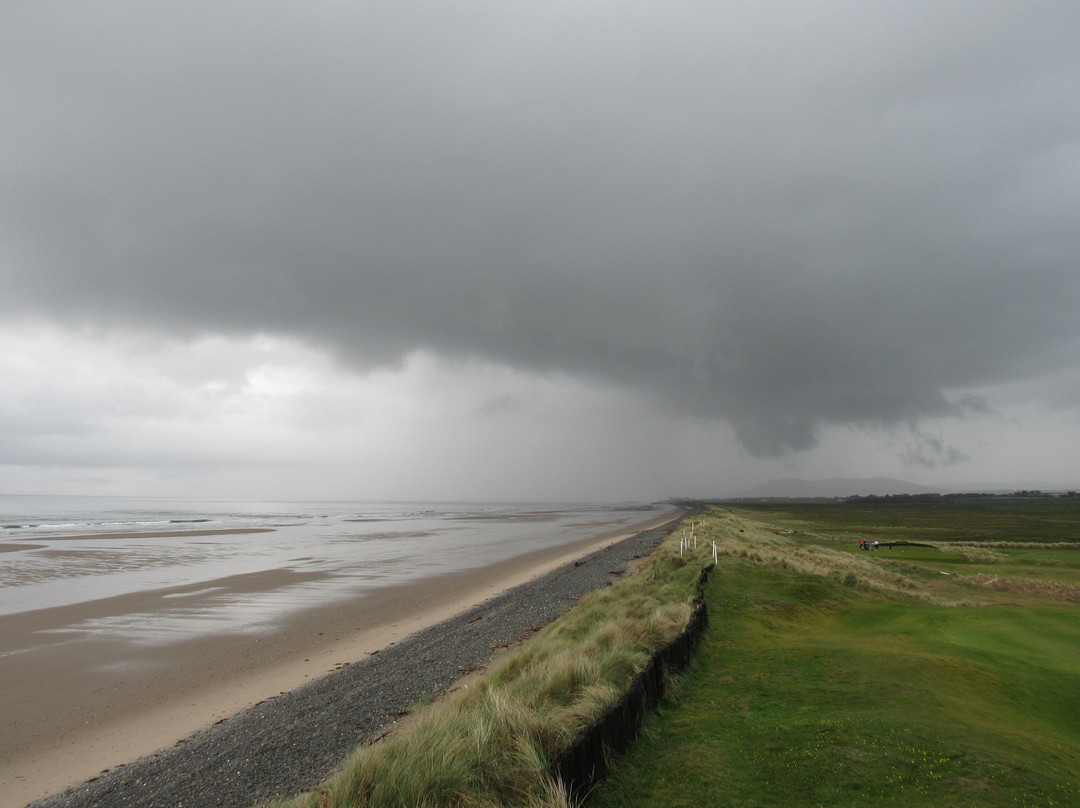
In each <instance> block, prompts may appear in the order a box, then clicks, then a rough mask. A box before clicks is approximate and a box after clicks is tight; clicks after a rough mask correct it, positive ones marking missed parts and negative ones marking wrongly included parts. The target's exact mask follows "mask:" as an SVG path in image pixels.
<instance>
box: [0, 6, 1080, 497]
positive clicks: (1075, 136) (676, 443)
mask: <svg viewBox="0 0 1080 808" xmlns="http://www.w3.org/2000/svg"><path fill="white" fill-rule="evenodd" d="M1077 42H1080V4H1077V3H1075V2H1073V1H1072V0H1067V1H1066V2H1031V3H1019V2H992V0H979V1H978V2H941V0H933V1H932V2H903V3H867V2H863V0H851V2H831V1H826V2H815V3H806V2H802V0H791V1H790V2H776V1H773V0H765V1H764V2H762V0H754V1H753V2H718V0H708V1H706V0H687V1H686V2H678V0H675V1H674V2H672V1H670V0H669V1H668V2H663V3H661V2H649V3H646V2H633V0H630V1H624V2H598V1H594V0H573V1H572V2H569V1H563V0H550V1H549V2H544V3H519V2H506V0H455V2H432V1H431V0H417V1H416V2H401V1H400V0H387V2H360V1H359V0H357V2H348V3H343V2H328V1H327V2H320V1H319V0H312V1H311V2H303V3H299V2H296V3H287V2H266V0H260V1H259V2H254V0H214V2H212V3H209V2H202V0H187V2H184V3H169V4H161V3H145V2H135V0H110V2H104V0H86V1H85V2H40V1H39V0H8V2H5V3H4V4H3V7H2V10H0V111H2V115H3V126H0V301H2V307H0V389H2V391H3V393H2V395H0V492H7V493H23V492H26V493H29V492H34V493H50V492H55V493H103V494H104V493H115V494H155V495H169V494H175V495H179V496H209V495H215V496H224V497H228V496H239V497H267V498H273V497H289V496H296V497H305V498H312V497H325V498H340V497H347V498H353V499H386V498H393V499H432V498H436V499H484V500H502V499H620V500H622V499H653V498H663V497H667V496H672V495H692V496H696V495H709V494H728V493H735V492H738V491H740V490H743V489H746V488H749V487H750V486H752V485H754V484H756V483H759V482H761V481H764V480H768V479H771V478H778V477H802V478H822V477H853V476H892V477H900V478H904V479H907V480H911V481H913V482H917V483H923V484H928V485H946V484H956V483H969V482H970V483H986V482H993V481H1029V480H1033V481H1047V482H1053V483H1060V484H1062V485H1071V486H1075V485H1080V460H1078V458H1080V314H1078V310H1080V89H1078V88H1080V48H1078V47H1077Z"/></svg>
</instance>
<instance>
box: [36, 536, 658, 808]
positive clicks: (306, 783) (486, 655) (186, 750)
mask: <svg viewBox="0 0 1080 808" xmlns="http://www.w3.org/2000/svg"><path fill="white" fill-rule="evenodd" d="M677 522H678V519H676V520H674V521H673V522H669V523H667V524H666V525H662V526H660V527H657V528H653V529H652V530H647V531H643V532H642V533H638V534H636V535H634V536H631V537H630V538H628V539H624V540H623V541H620V542H618V543H617V544H614V545H612V546H610V547H607V548H604V549H602V550H598V551H596V552H594V553H591V554H590V555H587V556H584V557H582V558H581V559H578V560H577V561H575V562H573V563H570V564H567V565H565V566H563V567H560V568H559V569H556V570H553V571H552V572H549V573H547V574H545V575H542V576H540V577H538V578H535V579H533V580H532V581H529V582H528V583H525V584H522V585H521V586H517V587H514V588H513V589H509V590H507V591H506V592H503V593H502V594H500V595H498V596H496V597H494V598H492V599H490V600H487V601H485V602H484V603H482V604H480V605H479V606H477V607H475V608H473V609H470V610H468V611H466V612H462V613H461V614H459V615H457V616H455V617H453V618H451V619H449V620H446V621H444V622H442V623H439V624H437V625H435V626H432V627H431V628H428V629H425V630H423V631H420V632H417V633H416V634H413V635H412V636H410V637H407V638H406V639H404V640H402V641H401V642H398V643H395V644H393V645H391V646H389V647H387V648H385V649H383V650H382V651H380V652H378V653H376V654H372V655H371V656H370V657H368V658H367V659H364V660H362V661H359V662H354V663H351V664H349V665H346V666H344V667H342V668H340V669H339V670H336V671H334V672H333V673H330V674H328V675H326V676H324V677H322V678H320V679H317V680H315V681H313V682H311V683H309V684H307V685H304V686H303V687H300V688H297V689H296V690H293V691H290V692H288V693H284V694H282V695H281V696H278V697H275V698H272V699H267V700H266V701H264V702H261V703H260V704H257V705H255V706H254V707H251V708H249V709H247V710H244V711H242V712H240V713H237V714H236V715H234V716H232V717H231V718H228V719H226V720H224V721H221V722H219V723H218V724H216V725H214V726H213V727H210V728H209V729H206V730H203V731H201V732H198V733H196V734H195V735H192V736H191V737H189V738H187V739H185V740H184V741H181V742H180V743H178V744H176V745H175V746H173V747H172V748H170V749H165V750H162V751H159V752H157V753H155V754H153V755H150V756H148V757H145V758H142V759H140V760H138V761H136V762H134V763H131V764H129V765H127V766H122V767H118V768H116V769H113V770H112V771H110V772H107V773H104V774H102V775H101V776H100V777H98V778H96V779H94V780H91V781H88V782H86V783H83V784H81V785H79V786H76V787H74V788H71V789H69V790H68V791H65V792H64V793H62V794H59V795H56V796H54V797H50V798H48V799H46V800H43V801H41V802H36V803H33V806H35V808H113V807H114V806H139V808H177V807H178V806H235V808H241V807H242V808H250V806H251V805H252V804H253V803H255V802H256V801H258V800H260V799H266V798H269V797H272V796H275V795H279V794H281V795H290V794H294V793H297V792H300V791H304V790H307V789H311V788H314V787H315V786H317V785H318V784H319V783H321V782H322V781H323V780H325V779H326V777H327V776H328V775H329V774H330V773H331V772H332V771H333V770H334V768H335V767H337V766H338V765H340V764H341V763H342V762H343V761H344V760H345V759H346V757H348V755H349V753H350V752H351V751H352V750H353V749H354V748H355V747H356V746H357V745H359V744H360V743H362V742H364V741H365V740H367V739H370V738H374V737H377V736H379V735H380V734H382V733H383V732H385V731H386V730H387V729H389V728H390V727H392V726H393V725H394V724H395V722H396V721H397V720H398V719H400V718H401V716H402V715H403V714H404V712H405V711H406V710H407V709H408V707H409V706H410V705H412V704H415V703H416V702H417V701H419V700H420V699H421V698H422V697H424V696H425V695H431V694H435V693H441V692H443V691H445V690H447V689H448V688H449V687H450V686H451V685H452V684H453V683H454V682H455V681H456V680H457V679H458V678H460V677H461V676H462V675H463V674H464V673H466V672H468V671H470V670H473V669H475V668H478V667H482V666H484V665H486V664H488V663H489V662H490V661H491V659H492V657H493V655H494V653H495V652H496V651H497V650H498V649H499V648H502V647H505V646H507V645H510V644H512V643H514V642H516V641H518V640H519V639H521V638H523V637H525V636H527V635H528V634H529V633H531V632H533V631H535V630H537V629H540V628H542V627H543V626H545V625H547V624H548V623H550V622H551V621H552V620H554V619H555V618H556V617H558V616H559V615H560V614H561V613H562V612H564V611H566V610H567V609H569V608H570V607H571V606H573V604H574V602H575V600H576V599H577V598H580V597H581V596H583V595H586V594H588V593H589V592H591V591H593V590H595V589H599V588H602V587H604V586H607V585H608V584H610V583H611V582H612V581H613V580H615V579H616V578H618V577H619V576H621V575H623V574H625V573H626V571H627V569H628V568H629V565H630V562H631V561H632V560H633V559H635V558H638V557H640V556H643V555H646V554H648V553H649V552H651V551H652V550H653V548H655V547H656V545H657V544H658V543H659V542H660V540H661V539H662V538H663V537H664V536H665V535H667V534H668V533H669V532H670V531H671V529H672V528H673V527H674V525H675V524H677Z"/></svg>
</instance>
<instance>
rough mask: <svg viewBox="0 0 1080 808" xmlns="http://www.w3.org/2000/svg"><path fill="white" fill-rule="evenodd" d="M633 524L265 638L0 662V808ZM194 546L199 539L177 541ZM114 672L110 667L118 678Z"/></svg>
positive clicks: (217, 638)
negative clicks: (0, 690) (1, 687)
mask: <svg viewBox="0 0 1080 808" xmlns="http://www.w3.org/2000/svg"><path fill="white" fill-rule="evenodd" d="M676 512H677V511H675V510H674V509H673V510H671V511H667V512H664V513H662V514H661V515H655V514H654V515H653V518H651V519H649V520H648V521H647V522H643V523H642V524H639V525H634V526H632V527H627V526H623V527H622V528H620V529H619V530H618V531H613V532H610V533H607V534H602V535H599V536H595V537H593V538H590V539H587V540H582V541H578V542H576V543H573V544H568V545H564V546H561V547H555V548H550V549H545V550H542V551H537V552H534V553H530V554H527V555H523V556H519V557H517V558H514V559H511V560H508V561H505V562H501V563H499V564H495V565H490V566H487V567H483V568H479V569H474V570H468V571H466V572H460V573H454V574H451V575H444V576H439V577H437V578H431V579H427V580H424V581H420V582H416V583H411V584H406V585H397V586H391V587H386V588H383V589H379V590H376V591H374V592H373V593H370V594H367V595H365V596H363V597H358V598H355V599H353V600H350V601H347V602H344V603H342V602H337V603H334V604H333V605H329V606H323V607H319V608H312V609H308V610H306V611H304V612H301V613H298V614H297V615H295V616H294V617H293V618H291V619H290V620H289V621H288V622H287V623H286V624H284V625H282V626H280V627H279V629H278V630H276V631H274V632H266V633H261V634H231V635H207V636H201V637H197V638H195V639H191V640H188V641H185V642H180V643H173V644H168V645H161V646H151V645H147V646H142V647H133V644H131V643H121V642H119V641H118V642H116V643H114V644H113V645H110V644H108V643H104V642H101V641H97V642H94V643H84V642H79V641H77V640H76V639H73V641H72V642H70V643H64V644H60V645H57V646H55V647H54V648H51V649H49V652H48V654H47V655H41V654H34V655H26V656H25V657H22V658H20V655H19V654H12V655H8V656H7V657H6V658H4V659H0V662H2V663H3V668H2V670H3V673H4V682H5V688H6V689H7V693H8V694H11V693H25V694H27V695H26V696H25V697H23V698H21V699H19V700H13V699H11V698H5V699H4V702H3V708H2V712H3V722H2V723H3V726H4V728H5V732H4V733H3V737H2V738H0V808H9V807H10V808H16V807H18V806H24V805H26V804H27V803H28V802H30V801H32V800H35V799H39V798H41V797H43V796H45V795H48V794H51V793H55V792H57V791H60V790H62V789H63V788H64V787H66V786H68V785H71V784H73V783H77V782H81V781H83V780H85V779H87V778H89V777H92V776H94V775H96V774H98V773H99V772H101V771H103V770H104V769H107V768H112V767H115V766H117V765H120V764H122V763H125V762H128V761H131V760H133V759H135V758H138V757H140V756H142V755H146V754H149V753H151V752H153V751H155V750H157V749H161V748H164V747H168V746H171V745H173V744H174V743H176V742H177V741H179V740H181V739H183V738H185V737H187V736H188V735H190V734H191V733H193V732H195V731H196V730H198V729H201V728H203V727H206V726H209V725H210V724H213V723H214V722H216V721H219V720H221V719H224V718H226V717H228V716H230V715H232V714H233V713H236V712H237V711H238V710H241V709H244V708H245V707H248V706H250V705H252V704H255V703H257V702H259V701H261V700H263V699H266V698H269V697H271V696H276V695H278V694H280V693H282V692H285V691H288V690H291V689H293V688H295V687H298V686H299V685H301V684H303V683H304V682H305V681H308V680H310V679H313V678H318V677H319V676H322V675H323V674H325V673H327V672H329V671H331V670H334V669H335V668H336V667H338V666H340V665H342V664H344V663H347V662H351V661H354V660H358V659H361V658H363V657H364V656H366V655H368V654H371V653H374V652H376V651H378V650H379V649H382V648H385V647H386V646H388V645H390V644H391V643H394V642H396V641H397V640H399V639H401V638H403V637H405V636H408V635H409V634H412V633H413V632H415V631H418V630H419V629H421V628H423V627H426V626H430V625H433V624H435V623H438V622H440V621H441V620H444V619H446V618H447V617H450V616H452V615H454V614H457V613H459V612H461V611H463V610H465V609H467V608H469V607H471V606H473V605H475V604H478V603H480V602H482V601H484V600H485V599H487V598H489V597H492V596H493V595H495V594H497V593H499V592H501V591H503V590H506V589H508V588H510V587H512V586H515V585H517V584H519V583H522V582H525V581H528V580H531V579H532V578H534V577H535V576H537V575H540V574H542V573H544V572H546V571H548V570H551V569H554V568H556V567H558V566H560V565H562V564H565V563H566V562H568V561H570V560H573V559H575V558H577V557H580V556H583V555H585V554H587V553H589V552H591V551H592V550H594V549H597V548H599V547H602V546H606V545H608V544H611V543H613V542H614V541H616V540H618V539H619V538H622V537H625V536H627V535H629V534H631V533H634V532H637V531H639V530H643V529H646V528H648V527H650V526H653V525H656V524H661V523H663V522H666V521H668V520H669V519H670V518H671V517H672V516H673V515H674V514H675V513H676ZM190 532H191V533H192V534H198V533H199V531H190ZM298 575H299V574H298V573H294V572H287V571H282V570H277V571H267V572H261V573H253V574H247V575H238V576H233V577H231V578H226V579H219V580H217V581H214V582H213V585H214V587H222V586H225V587H229V588H231V589H234V590H235V591H238V592H239V591H261V590H263V589H269V588H273V587H276V586H279V585H281V584H282V583H285V582H295V581H297V580H299V578H298ZM205 590H206V584H202V585H200V586H198V587H195V586H190V587H177V588H175V589H171V590H158V591H156V592H140V593H137V594H132V595H122V596H119V597H117V598H110V599H107V600H103V601H95V602H92V603H90V604H80V605H78V606H72V607H58V608H54V609H42V610H38V611H34V612H27V613H21V614H16V615H8V616H3V617H0V647H2V648H25V647H28V646H30V645H32V644H33V638H34V636H35V633H36V632H41V631H50V632H57V631H59V632H62V631H63V629H64V628H65V627H66V626H70V625H71V624H72V623H75V622H78V621H80V620H84V619H86V618H88V617H93V616H94V613H95V612H97V613H100V614H117V613H121V612H122V613H133V612H134V613H140V612H146V611H149V610H152V609H154V608H160V604H161V603H162V599H163V596H164V597H173V598H175V597H185V598H193V599H198V598H199V597H201V596H202V594H201V593H203V592H204V591H205ZM116 660H122V661H123V663H122V664H120V665H117V664H115V661H116Z"/></svg>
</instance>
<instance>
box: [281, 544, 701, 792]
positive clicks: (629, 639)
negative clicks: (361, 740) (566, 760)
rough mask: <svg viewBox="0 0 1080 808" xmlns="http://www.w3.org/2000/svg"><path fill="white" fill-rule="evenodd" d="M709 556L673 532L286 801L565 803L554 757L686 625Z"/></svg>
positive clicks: (624, 688) (614, 699) (601, 711)
mask: <svg viewBox="0 0 1080 808" xmlns="http://www.w3.org/2000/svg"><path fill="white" fill-rule="evenodd" d="M703 563H704V556H703V554H699V557H697V558H695V559H691V558H689V557H683V556H680V555H679V542H678V539H677V538H673V537H670V536H669V537H668V539H667V540H665V542H664V543H663V544H662V545H661V547H660V548H658V549H657V550H656V552H655V553H653V555H652V556H650V557H649V558H648V559H647V560H646V561H645V562H644V563H643V565H642V568H641V569H640V570H639V571H638V572H637V573H636V574H633V575H631V576H629V577H627V578H624V579H622V580H620V581H619V582H617V583H616V584H615V585H613V586H611V587H608V588H606V589H603V590H600V591H598V592H595V593H593V594H592V595H590V596H588V597H586V598H582V600H581V601H580V602H579V604H578V605H577V607H575V608H574V609H573V610H571V611H570V612H568V613H567V614H565V615H563V616H562V617H560V618H559V619H558V620H557V621H555V622H554V623H553V624H552V625H550V626H548V628H547V629H545V630H544V631H543V632H541V633H540V634H539V635H538V636H537V637H536V638H535V639H534V640H533V641H532V642H531V643H529V644H528V645H526V646H525V647H523V648H521V649H519V650H517V651H515V652H513V653H511V654H509V655H508V656H507V657H506V658H504V659H503V660H502V661H501V662H500V663H499V664H498V665H496V666H495V667H493V669H492V670H491V671H489V672H488V673H487V675H485V676H484V677H483V678H482V679H481V680H480V681H479V682H478V683H476V684H473V685H471V686H470V687H469V688H468V689H462V690H459V691H457V692H455V693H454V694H452V695H451V696H450V697H449V698H448V699H447V700H446V701H445V703H443V704H441V705H438V706H437V707H436V708H435V709H429V710H426V711H425V712H424V713H423V714H421V715H420V716H419V717H418V719H417V721H416V722H415V724H414V725H413V726H412V727H411V728H410V729H408V731H405V732H400V733H394V734H391V735H390V736H388V737H387V738H385V739H384V740H382V741H381V742H379V743H376V744H374V745H372V746H367V747H363V748H360V749H358V750H357V751H356V753H355V754H354V755H353V757H352V758H351V759H350V760H349V761H348V763H347V764H346V765H345V766H344V767H343V769H342V770H341V772H340V773H339V774H338V775H337V776H335V777H334V778H333V779H331V780H330V781H329V782H327V783H326V784H325V785H324V786H323V787H321V788H319V789H317V790H315V791H312V792H310V793H307V794H304V795H301V796H299V797H297V798H295V799H293V800H291V801H285V802H277V803H274V804H273V805H275V806H277V808H286V806H288V807H289V808H324V807H325V808H346V806H350V807H351V806H366V807H367V806H370V807H371V808H374V807H375V806H379V807H380V808H381V807H383V806H410V808H412V807H413V806H425V807H426V806H431V807H432V808H434V806H440V807H444V806H446V807H451V808H489V807H490V808H494V806H523V808H565V806H566V805H567V804H568V803H567V800H566V795H565V793H564V792H563V791H562V789H561V787H560V785H559V784H558V783H556V782H553V781H552V780H551V779H550V777H549V776H548V769H549V768H550V765H551V762H552V761H553V760H554V758H555V757H556V756H557V755H558V753H559V752H560V751H562V749H563V748H565V747H566V746H567V745H568V744H569V743H570V742H571V741H572V740H573V739H574V738H575V737H576V736H577V734H578V732H580V731H581V729H583V728H584V727H585V726H588V725H589V724H591V723H593V722H594V721H595V720H596V719H597V718H599V717H600V716H601V715H602V714H603V713H604V712H605V711H606V710H607V709H608V708H609V707H610V706H611V705H612V704H614V703H615V702H616V701H617V700H618V698H619V697H620V696H621V694H622V693H624V692H625V691H626V689H627V687H628V686H629V683H630V680H631V679H632V677H633V676H634V674H635V673H637V672H638V671H640V670H641V669H642V668H644V666H645V665H646V663H647V662H648V660H649V658H650V657H651V655H652V654H653V653H654V652H655V651H656V650H657V648H659V647H660V646H661V645H663V644H664V643H666V642H668V641H669V640H671V639H672V638H674V637H675V636H676V635H677V634H678V633H679V632H680V631H681V630H682V629H683V628H684V627H685V625H686V623H687V620H688V619H689V617H690V613H691V608H692V607H691V600H692V598H693V596H694V593H695V583H696V581H697V576H698V574H699V573H700V570H701V567H702V566H703Z"/></svg>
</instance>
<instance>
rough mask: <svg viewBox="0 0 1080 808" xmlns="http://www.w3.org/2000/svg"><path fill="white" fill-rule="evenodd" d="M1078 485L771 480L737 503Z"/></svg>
mask: <svg viewBox="0 0 1080 808" xmlns="http://www.w3.org/2000/svg"><path fill="white" fill-rule="evenodd" d="M1078 489H1080V486H1077V485H1075V484H1074V485H1064V484H1061V483H1052V482H1045V481H1042V482H1034V481H1026V482H1008V483H1006V482H996V483H979V484H974V483H971V484H966V485H956V484H953V485H942V486H934V487H931V486H925V485H918V484H916V483H911V482H908V481H907V480H897V479H895V478H893V477H832V478H830V479H826V480H800V479H796V478H791V477H789V478H786V479H782V480H770V481H769V482H767V483H762V484H761V485H756V486H754V487H753V488H750V489H748V490H746V491H742V492H740V493H738V494H735V495H734V498H736V499H785V498H786V499H820V498H831V497H888V496H897V495H899V494H960V493H972V492H979V493H984V494H1010V493H1013V492H1014V491H1047V492H1059V493H1063V492H1065V491H1075V490H1078Z"/></svg>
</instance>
